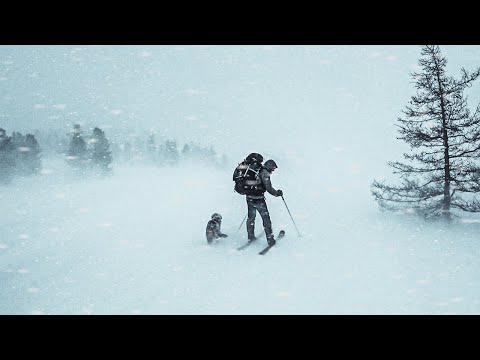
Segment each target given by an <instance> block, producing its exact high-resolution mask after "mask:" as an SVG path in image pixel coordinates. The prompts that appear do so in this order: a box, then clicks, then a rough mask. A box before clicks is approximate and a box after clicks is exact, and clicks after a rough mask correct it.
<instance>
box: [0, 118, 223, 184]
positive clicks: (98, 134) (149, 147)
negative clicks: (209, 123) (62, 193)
mask: <svg viewBox="0 0 480 360" xmlns="http://www.w3.org/2000/svg"><path fill="white" fill-rule="evenodd" d="M57 156H59V157H63V158H64V159H65V161H66V163H67V164H68V165H69V166H70V167H71V169H72V170H73V171H74V172H76V173H78V174H79V175H80V174H81V175H87V176H88V175H89V174H101V175H107V174H111V172H112V169H113V165H114V164H115V163H117V164H123V165H154V166H176V165H178V164H179V163H181V162H194V163H201V164H207V165H211V166H215V167H222V168H224V167H225V166H226V164H227V162H228V161H227V158H226V156H225V155H219V154H217V152H216V151H215V150H214V148H213V146H202V145H200V144H198V143H195V142H192V141H190V142H188V143H185V144H184V145H183V147H182V148H181V149H180V148H179V146H178V145H177V141H176V140H175V139H161V140H157V139H156V136H155V134H152V133H151V134H149V135H147V136H143V137H142V136H138V135H134V134H130V135H129V136H126V137H122V138H116V139H113V140H109V139H108V138H107V137H106V135H105V132H104V131H103V130H102V129H100V128H99V127H95V128H94V129H93V130H92V133H91V134H89V135H86V134H84V132H83V131H82V129H81V126H80V125H79V124H75V125H74V126H73V129H72V131H70V132H69V133H66V134H64V133H63V134H62V133H61V132H60V131H58V130H52V131H48V132H40V131H38V130H37V131H35V132H34V133H33V134H27V135H25V136H24V135H22V134H21V133H19V132H13V133H12V135H11V136H7V133H6V130H4V129H1V128H0V183H9V182H11V181H12V179H14V178H15V177H16V176H20V177H23V176H30V175H35V174H38V173H39V172H40V171H41V170H42V158H45V157H57Z"/></svg>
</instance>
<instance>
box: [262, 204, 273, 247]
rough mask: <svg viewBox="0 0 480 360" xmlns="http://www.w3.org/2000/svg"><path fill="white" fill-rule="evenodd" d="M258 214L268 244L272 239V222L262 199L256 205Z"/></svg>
mask: <svg viewBox="0 0 480 360" xmlns="http://www.w3.org/2000/svg"><path fill="white" fill-rule="evenodd" d="M258 212H259V213H260V216H261V217H262V221H263V228H264V229H265V235H266V236H267V242H268V243H269V244H270V242H271V241H272V240H273V239H274V237H273V230H272V221H271V220H270V214H269V212H268V207H267V202H266V201H265V199H262V200H261V201H260V202H259V203H258Z"/></svg>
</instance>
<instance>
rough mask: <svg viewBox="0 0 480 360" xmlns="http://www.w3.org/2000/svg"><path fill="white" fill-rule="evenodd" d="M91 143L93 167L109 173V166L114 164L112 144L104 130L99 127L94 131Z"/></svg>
mask: <svg viewBox="0 0 480 360" xmlns="http://www.w3.org/2000/svg"><path fill="white" fill-rule="evenodd" d="M89 143H90V144H91V148H90V159H91V161H92V165H93V166H94V167H96V168H98V169H101V170H102V171H108V170H109V165H110V163H111V162H112V154H111V151H110V144H109V142H108V140H107V138H106V137H105V133H104V132H103V130H101V129H100V128H98V127H96V128H95V129H93V132H92V136H91V138H90V142H89Z"/></svg>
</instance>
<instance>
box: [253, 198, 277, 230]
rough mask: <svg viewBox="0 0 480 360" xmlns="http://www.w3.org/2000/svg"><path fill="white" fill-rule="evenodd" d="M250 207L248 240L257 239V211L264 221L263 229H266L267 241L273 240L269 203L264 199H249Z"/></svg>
mask: <svg viewBox="0 0 480 360" xmlns="http://www.w3.org/2000/svg"><path fill="white" fill-rule="evenodd" d="M247 206H248V219H247V234H248V238H249V239H252V238H254V237H255V216H256V215H257V210H258V212H259V213H260V216H261V217H262V221H263V228H264V229H265V235H266V236H267V239H270V238H271V239H273V231H272V222H271V220H270V214H269V213H268V208H267V203H266V201H265V198H263V199H250V198H248V197H247Z"/></svg>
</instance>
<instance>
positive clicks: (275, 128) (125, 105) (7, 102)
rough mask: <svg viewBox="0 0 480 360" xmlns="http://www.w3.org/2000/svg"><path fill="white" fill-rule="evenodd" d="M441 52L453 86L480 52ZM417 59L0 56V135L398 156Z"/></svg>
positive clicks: (299, 54) (334, 51) (99, 50)
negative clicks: (117, 135)
mask: <svg viewBox="0 0 480 360" xmlns="http://www.w3.org/2000/svg"><path fill="white" fill-rule="evenodd" d="M441 49H442V51H443V53H444V55H445V56H446V58H447V59H448V61H449V63H448V66H447V69H448V70H449V71H451V75H454V76H458V75H460V68H461V67H465V68H466V69H467V70H471V69H473V68H475V66H476V65H478V59H480V46H441ZM419 56H420V46H419V45H411V46H405V45H404V46H398V45H395V46H392V45H385V46H380V45H377V46H361V45H352V46H348V45H342V46H322V45H310V46H303V45H294V46H287V45H284V46H267V45H266V46H259V45H255V46H254V45H249V46H239V45H228V46H217V45H215V46H126V45H125V46H113V45H108V46H100V45H95V46H60V45H56V46H41V45H38V46H26V45H25V46H0V85H1V86H0V91H1V94H0V119H1V123H2V125H3V126H4V127H5V128H7V131H8V129H11V130H13V129H16V130H20V131H21V130H23V131H31V130H33V129H37V128H43V129H48V128H52V127H57V128H60V129H70V128H71V126H72V124H73V123H74V122H78V123H80V124H82V125H83V126H85V127H93V126H102V127H103V128H104V129H105V131H106V132H107V135H108V132H109V131H111V132H115V131H120V130H121V129H123V130H125V131H139V130H149V129H152V130H153V131H155V132H156V133H158V134H162V135H165V136H171V137H174V138H176V139H177V140H178V141H189V140H194V141H200V140H201V141H206V142H210V143H213V144H215V145H216V147H217V148H218V149H219V150H220V151H222V152H223V151H227V150H228V152H230V153H232V155H233V156H235V157H238V156H242V155H241V154H243V152H244V150H243V149H244V148H245V147H249V148H252V149H254V148H255V147H256V144H258V143H259V142H262V143H263V144H264V145H263V146H262V147H263V148H264V149H265V150H264V151H268V150H267V148H268V147H269V146H273V148H275V145H274V144H275V143H276V142H283V143H286V142H288V143H289V144H292V145H293V146H289V148H290V150H291V151H298V152H299V153H300V154H301V155H303V154H302V153H306V152H318V145H322V146H325V147H326V148H332V147H335V146H337V143H338V140H339V139H341V140H342V141H341V142H342V143H343V144H345V143H348V144H349V145H350V146H355V147H356V150H360V149H361V148H362V147H363V146H364V145H365V146H367V147H369V149H372V150H373V151H375V152H378V151H377V149H378V147H373V144H367V141H364V140H363V139H364V138H365V137H366V136H370V135H371V134H372V132H375V133H376V135H377V137H378V144H380V148H381V149H385V148H386V147H388V148H391V147H394V146H395V141H393V142H392V141H391V140H392V139H393V138H394V137H395V135H396V130H395V128H394V127H393V126H392V125H393V124H394V123H395V121H396V119H397V117H398V116H400V115H401V110H402V109H404V106H405V105H406V104H407V101H408V100H409V99H410V96H412V95H413V94H414V87H413V84H412V82H411V77H410V75H409V74H410V72H412V71H415V70H418V65H417V63H418V59H419ZM479 88H480V87H479V86H478V85H477V86H474V88H472V89H471V92H472V100H475V101H476V103H478V102H479V99H480V90H479ZM109 129H111V130H109ZM378 144H377V145H378ZM343 146H344V145H343ZM322 149H323V148H322ZM252 151H253V150H252ZM255 151H256V150H255ZM395 152H398V150H397V148H395V151H394V152H393V154H395ZM382 160H383V159H382Z"/></svg>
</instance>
